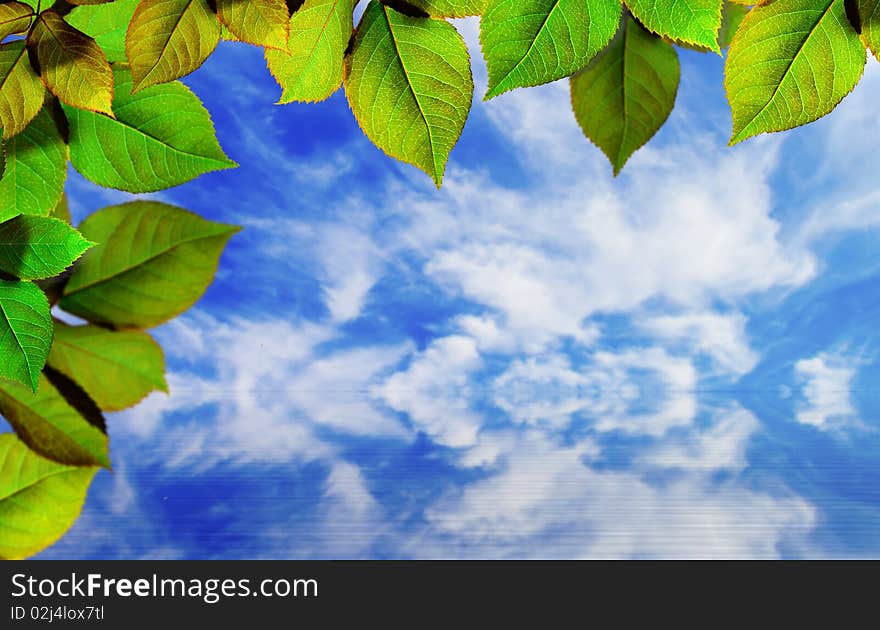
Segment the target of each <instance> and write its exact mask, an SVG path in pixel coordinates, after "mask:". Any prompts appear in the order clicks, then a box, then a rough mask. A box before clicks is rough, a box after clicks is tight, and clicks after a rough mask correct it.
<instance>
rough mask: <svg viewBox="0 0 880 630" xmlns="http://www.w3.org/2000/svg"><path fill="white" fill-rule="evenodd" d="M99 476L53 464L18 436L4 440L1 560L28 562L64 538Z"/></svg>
mask: <svg viewBox="0 0 880 630" xmlns="http://www.w3.org/2000/svg"><path fill="white" fill-rule="evenodd" d="M97 470H98V469H97V468H95V467H92V466H67V465H64V464H59V463H57V462H53V461H51V460H49V459H46V458H44V457H40V456H39V455H37V454H36V453H34V452H33V451H32V450H30V449H29V448H28V447H27V446H26V445H25V444H24V443H23V442H22V441H21V440H19V439H18V438H17V437H16V436H15V435H13V434H11V433H3V434H0V559H6V560H20V559H23V558H26V557H28V556H31V555H33V554H35V553H37V552H39V551H42V550H43V549H45V548H46V547H48V546H50V545H52V544H53V543H55V542H56V541H57V540H58V539H59V538H61V536H63V535H64V533H65V532H66V531H67V530H68V529H69V528H70V526H71V525H73V522H74V521H75V520H76V518H77V517H78V516H79V514H80V511H81V510H82V506H83V503H84V502H85V499H86V492H87V491H88V488H89V484H90V483H91V482H92V478H93V477H94V476H95V473H96V472H97Z"/></svg>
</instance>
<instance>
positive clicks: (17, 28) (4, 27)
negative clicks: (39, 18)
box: [0, 2, 34, 40]
mask: <svg viewBox="0 0 880 630" xmlns="http://www.w3.org/2000/svg"><path fill="white" fill-rule="evenodd" d="M33 14H34V11H33V9H31V7H29V6H28V5H26V4H24V3H22V2H4V3H3V4H0V40H2V39H3V38H5V37H7V36H9V35H12V34H13V33H23V32H24V31H26V30H28V27H29V26H30V24H31V17H33Z"/></svg>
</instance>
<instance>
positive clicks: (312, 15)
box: [266, 0, 355, 103]
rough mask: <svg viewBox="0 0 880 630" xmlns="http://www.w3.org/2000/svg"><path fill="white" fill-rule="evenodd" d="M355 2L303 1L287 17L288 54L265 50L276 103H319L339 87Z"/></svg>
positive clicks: (353, 0) (331, 0)
mask: <svg viewBox="0 0 880 630" xmlns="http://www.w3.org/2000/svg"><path fill="white" fill-rule="evenodd" d="M354 5H355V0H306V2H305V3H304V4H303V6H302V7H301V8H300V9H299V10H298V11H297V12H296V13H294V14H293V16H292V17H291V18H290V39H289V41H288V46H289V49H290V52H286V51H283V50H270V49H267V50H266V62H267V64H268V66H269V71H270V72H271V73H272V76H274V77H275V79H276V80H277V81H278V83H279V84H280V85H281V88H282V90H283V91H282V94H281V99H280V100H279V103H290V102H292V101H306V102H312V101H321V100H324V99H325V98H327V97H329V96H330V95H331V94H333V92H335V91H336V90H338V89H339V86H340V85H342V68H343V60H342V57H343V54H344V53H345V48H346V46H348V41H349V39H351V31H352V12H353V11H354Z"/></svg>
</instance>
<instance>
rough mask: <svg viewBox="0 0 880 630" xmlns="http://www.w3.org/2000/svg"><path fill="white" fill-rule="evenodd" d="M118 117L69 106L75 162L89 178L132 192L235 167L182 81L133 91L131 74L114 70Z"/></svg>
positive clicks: (71, 152) (165, 185) (202, 108)
mask: <svg viewBox="0 0 880 630" xmlns="http://www.w3.org/2000/svg"><path fill="white" fill-rule="evenodd" d="M113 74H114V76H115V78H116V97H115V98H114V100H113V111H114V113H115V114H116V119H115V120H114V119H112V118H108V117H106V116H100V115H98V114H95V113H93V112H87V111H84V110H80V109H73V108H70V107H65V112H66V113H67V119H68V121H69V122H70V161H71V163H72V164H73V166H74V168H76V170H78V171H79V172H80V173H82V175H84V176H85V177H86V178H87V179H90V180H91V181H93V182H95V183H96V184H99V185H101V186H107V187H109V188H117V189H119V190H126V191H128V192H134V193H142V192H153V191H156V190H163V189H165V188H171V187H172V186H177V185H178V184H182V183H184V182H188V181H190V180H191V179H194V178H195V177H198V176H199V175H201V174H203V173H207V172H210V171H217V170H221V169H225V168H230V167H233V166H235V163H234V162H232V161H230V160H229V158H227V157H226V154H224V153H223V149H221V148H220V144H219V143H218V142H217V138H216V136H215V135H214V125H213V123H212V122H211V117H210V115H209V114H208V111H207V110H206V109H205V108H204V106H203V105H202V104H201V102H200V101H199V99H198V98H197V97H196V96H195V95H194V94H193V93H192V92H191V91H190V90H189V88H187V87H186V86H185V85H183V84H182V83H180V82H176V81H175V82H173V83H167V84H164V85H157V86H153V87H150V88H148V89H145V90H142V91H140V92H138V93H136V94H132V93H131V86H132V79H131V73H129V72H128V71H127V70H126V69H125V68H122V67H120V68H116V69H114V71H113Z"/></svg>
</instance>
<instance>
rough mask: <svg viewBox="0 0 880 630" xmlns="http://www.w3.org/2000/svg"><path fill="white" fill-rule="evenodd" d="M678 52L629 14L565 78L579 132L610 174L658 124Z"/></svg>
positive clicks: (672, 86)
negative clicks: (597, 50)
mask: <svg viewBox="0 0 880 630" xmlns="http://www.w3.org/2000/svg"><path fill="white" fill-rule="evenodd" d="M678 79H679V65H678V55H677V54H676V53H675V49H674V48H673V47H672V45H671V44H669V43H668V42H665V41H663V40H662V39H660V38H659V37H657V36H656V35H653V34H651V33H649V32H648V31H646V30H645V29H644V28H642V27H641V26H640V25H639V23H638V22H637V21H636V20H634V19H633V18H632V17H627V18H625V20H624V23H623V26H622V28H621V30H620V32H619V33H618V34H617V36H616V37H615V38H614V40H612V42H611V44H609V46H608V48H606V49H605V50H604V51H603V52H602V53H600V54H599V56H598V57H596V58H595V59H594V60H593V61H592V62H591V63H590V65H589V66H587V67H586V68H584V69H583V70H581V71H580V72H578V73H577V74H575V75H573V76H572V77H571V102H572V107H573V109H574V114H575V118H577V121H578V123H579V124H580V126H581V129H583V131H584V134H585V135H586V136H587V137H588V138H589V139H590V140H592V141H593V142H594V143H595V144H596V145H597V146H598V147H599V148H600V149H602V151H603V152H604V153H605V155H606V156H608V159H609V160H610V161H611V164H612V166H613V167H614V174H615V175H616V174H617V173H619V172H620V169H621V168H623V165H624V164H625V163H626V161H627V160H628V159H629V157H630V155H632V154H633V152H634V151H636V150H637V149H638V148H639V147H641V146H642V145H643V144H645V143H646V142H647V141H648V140H650V139H651V137H652V136H653V135H654V134H655V133H656V132H657V130H658V129H659V128H660V127H661V126H662V125H663V123H664V122H665V121H666V119H667V118H668V117H669V113H670V112H671V111H672V107H673V105H674V104H675V95H676V92H677V91H678Z"/></svg>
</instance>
